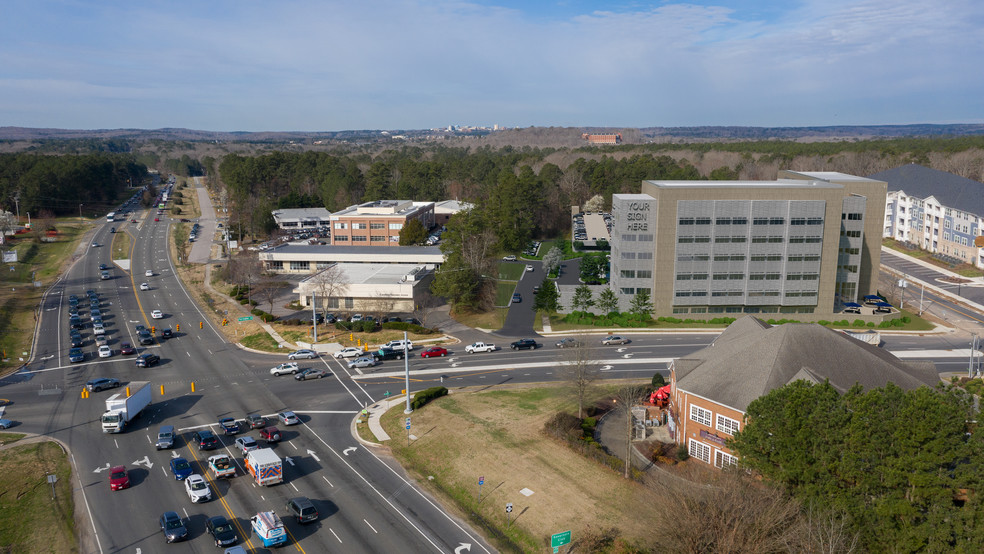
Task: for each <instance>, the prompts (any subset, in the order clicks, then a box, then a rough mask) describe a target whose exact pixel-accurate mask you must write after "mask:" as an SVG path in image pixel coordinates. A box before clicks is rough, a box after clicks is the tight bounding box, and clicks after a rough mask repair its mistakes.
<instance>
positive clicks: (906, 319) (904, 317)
mask: <svg viewBox="0 0 984 554" xmlns="http://www.w3.org/2000/svg"><path fill="white" fill-rule="evenodd" d="M911 321H912V318H911V317H909V316H907V315H904V316H902V323H910V322H911Z"/></svg>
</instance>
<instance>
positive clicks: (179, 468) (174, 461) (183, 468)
mask: <svg viewBox="0 0 984 554" xmlns="http://www.w3.org/2000/svg"><path fill="white" fill-rule="evenodd" d="M194 472H195V471H194V470H193V469H191V464H189V463H188V460H186V459H184V458H171V473H173V474H174V478H175V479H177V480H178V481H184V480H185V479H186V478H187V477H188V476H189V475H191V474H192V473H194Z"/></svg>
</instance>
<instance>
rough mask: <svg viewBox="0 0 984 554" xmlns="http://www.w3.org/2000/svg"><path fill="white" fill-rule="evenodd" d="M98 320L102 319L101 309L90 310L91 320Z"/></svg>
mask: <svg viewBox="0 0 984 554" xmlns="http://www.w3.org/2000/svg"><path fill="white" fill-rule="evenodd" d="M96 318H100V319H102V310H100V309H99V308H96V307H93V308H92V309H91V310H89V319H90V320H94V319H96Z"/></svg>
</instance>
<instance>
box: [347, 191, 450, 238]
mask: <svg viewBox="0 0 984 554" xmlns="http://www.w3.org/2000/svg"><path fill="white" fill-rule="evenodd" d="M413 219H416V220H418V221H420V223H421V224H423V226H424V229H425V230H429V229H430V228H431V227H433V226H434V221H435V220H434V203H433V202H413V201H411V200H376V201H373V202H365V203H363V204H359V205H356V206H349V207H348V208H345V209H344V210H341V211H338V212H335V213H333V214H331V244H332V245H335V246H398V245H399V244H400V231H401V230H402V229H403V226H404V225H406V224H407V223H408V222H409V221H411V220H413Z"/></svg>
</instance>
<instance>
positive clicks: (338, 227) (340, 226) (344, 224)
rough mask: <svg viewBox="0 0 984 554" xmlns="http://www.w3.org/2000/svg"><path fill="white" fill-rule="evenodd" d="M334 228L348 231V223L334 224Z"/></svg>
mask: <svg viewBox="0 0 984 554" xmlns="http://www.w3.org/2000/svg"><path fill="white" fill-rule="evenodd" d="M335 228H336V229H348V223H336V224H335Z"/></svg>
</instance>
